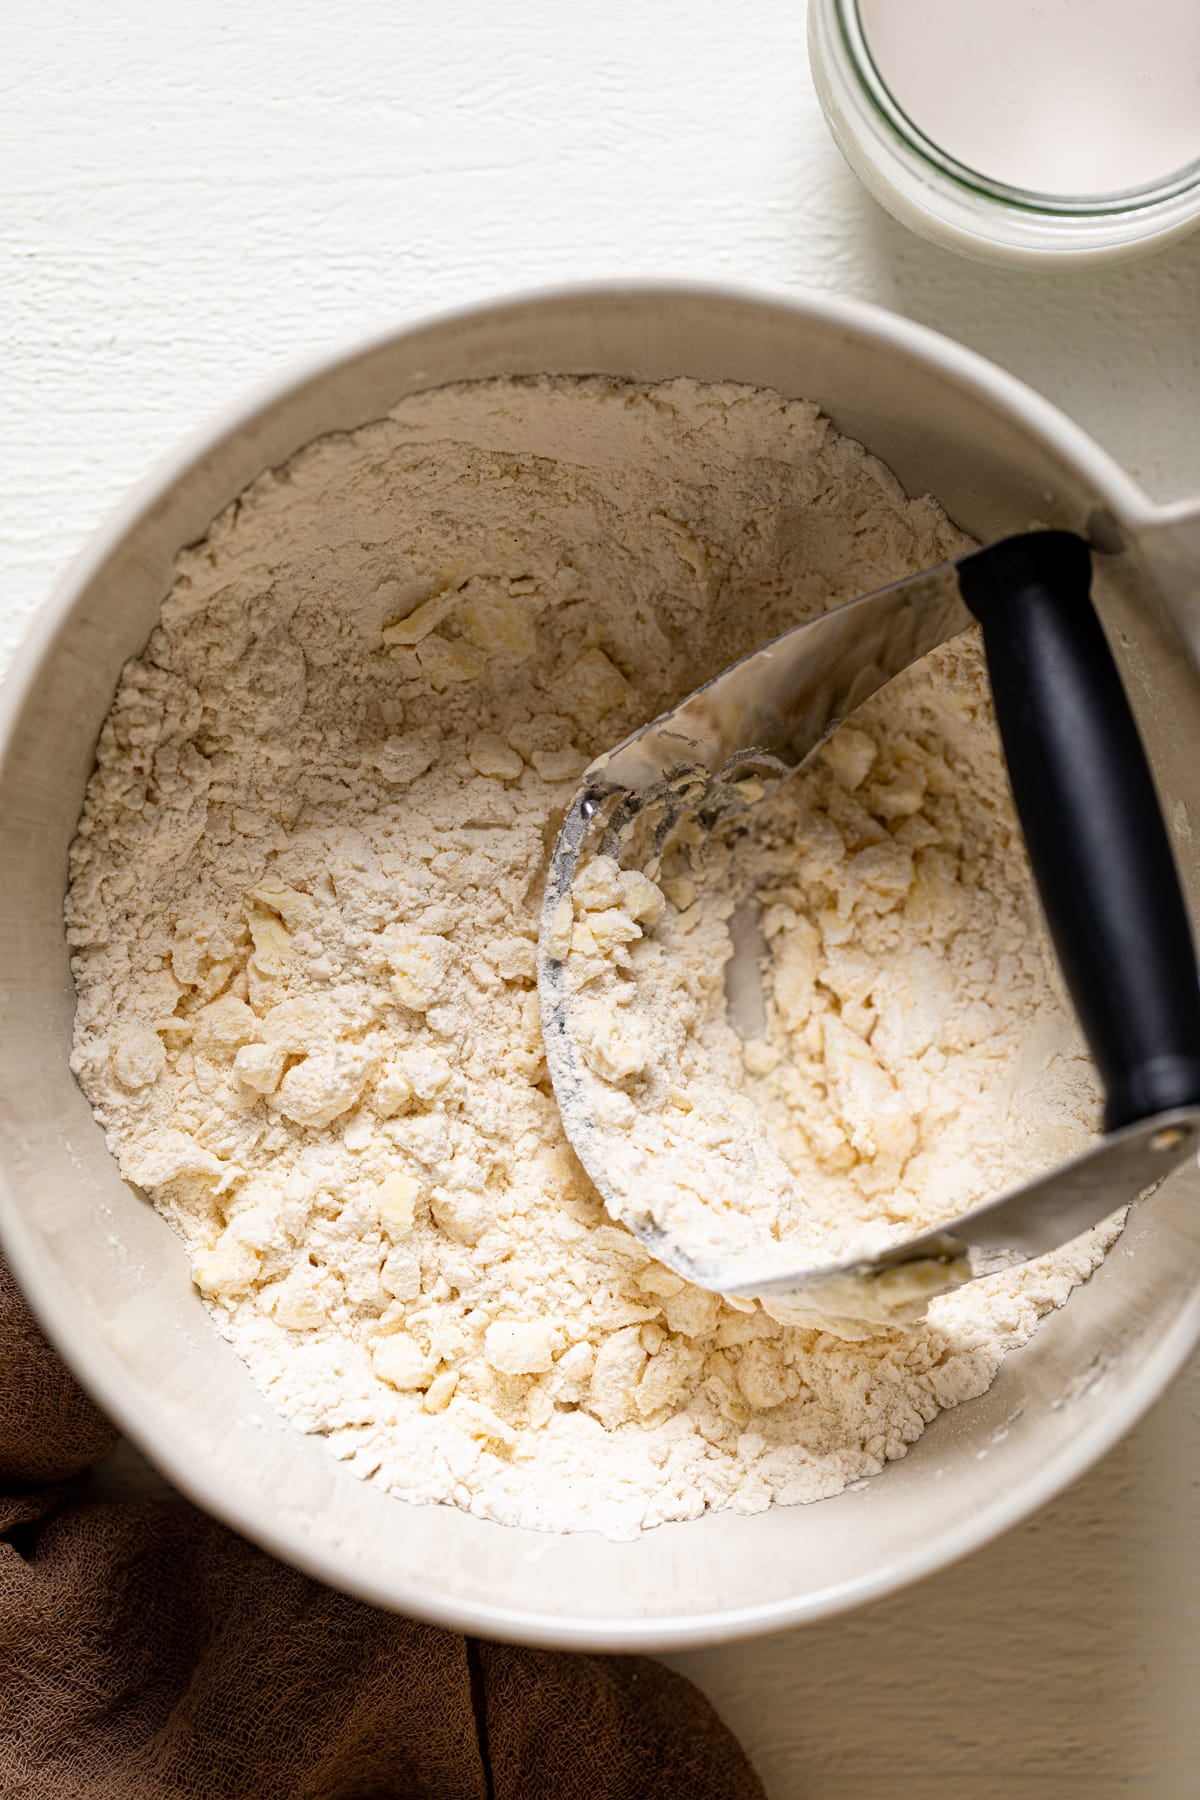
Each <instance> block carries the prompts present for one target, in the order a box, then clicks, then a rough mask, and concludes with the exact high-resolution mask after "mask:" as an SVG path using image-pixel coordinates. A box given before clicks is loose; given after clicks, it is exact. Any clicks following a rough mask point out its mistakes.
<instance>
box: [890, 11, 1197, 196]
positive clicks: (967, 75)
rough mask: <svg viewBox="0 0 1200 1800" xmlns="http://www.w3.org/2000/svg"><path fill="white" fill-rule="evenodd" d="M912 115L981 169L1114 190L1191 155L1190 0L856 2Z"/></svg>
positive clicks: (1047, 184)
mask: <svg viewBox="0 0 1200 1800" xmlns="http://www.w3.org/2000/svg"><path fill="white" fill-rule="evenodd" d="M858 11H859V17H860V19H861V22H862V29H863V34H864V37H865V39H866V42H867V45H868V47H869V49H870V53H871V57H872V60H873V62H874V64H875V67H876V69H877V70H878V72H879V75H880V77H881V78H882V80H883V82H884V84H885V85H886V87H887V88H888V89H889V91H890V93H891V95H892V97H893V99H894V100H895V101H896V103H897V105H898V106H899V107H900V108H901V110H902V111H903V112H904V113H906V114H907V116H908V118H909V119H910V121H911V122H912V123H913V124H914V125H915V126H916V127H917V128H918V130H919V131H921V132H922V133H923V135H924V136H925V137H926V138H928V139H929V140H930V141H931V142H932V143H933V144H934V145H936V146H937V147H938V148H939V149H941V150H942V151H944V152H945V153H946V154H947V155H949V156H950V157H952V158H954V160H955V161H956V162H959V163H961V164H963V165H965V167H967V168H968V169H971V170H973V171H975V173H977V174H979V175H983V176H986V177H989V178H990V179H991V180H993V181H996V182H1001V183H1004V184H1005V185H1006V186H1009V187H1014V188H1022V189H1025V190H1026V191H1028V192H1032V193H1035V194H1044V195H1056V196H1061V197H1068V196H1070V197H1087V196H1100V195H1105V194H1118V193H1123V192H1126V191H1128V190H1131V189H1136V188H1145V187H1148V186H1152V185H1154V184H1156V183H1159V182H1162V181H1164V180H1165V179H1167V178H1168V177H1170V176H1172V175H1175V174H1176V173H1178V172H1179V171H1180V170H1183V169H1186V168H1187V167H1188V165H1189V164H1191V163H1194V162H1196V161H1197V160H1200V0H858Z"/></svg>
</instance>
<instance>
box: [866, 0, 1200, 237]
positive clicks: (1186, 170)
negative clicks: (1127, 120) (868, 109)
mask: <svg viewBox="0 0 1200 1800" xmlns="http://www.w3.org/2000/svg"><path fill="white" fill-rule="evenodd" d="M833 12H834V15H835V18H836V21H837V29H838V33H839V36H840V37H841V40H842V46H843V49H844V50H845V53H846V58H847V62H848V64H849V66H850V68H851V69H852V71H853V73H854V75H855V76H856V78H857V80H858V83H859V85H860V87H861V89H862V92H863V94H864V96H865V97H866V99H867V100H868V101H869V102H870V103H871V105H872V108H873V109H874V111H875V113H876V114H877V115H878V117H879V118H880V119H881V120H882V121H883V123H884V124H885V125H887V126H888V127H889V128H890V129H891V131H892V132H893V134H894V135H895V136H896V137H897V138H899V139H900V140H901V142H902V143H903V144H904V146H905V147H906V148H907V149H908V150H910V151H912V152H913V153H915V154H916V155H917V156H918V157H920V159H921V160H922V162H924V163H926V164H927V165H928V166H929V167H931V168H932V169H934V170H936V171H937V173H938V174H939V175H941V176H943V177H945V178H946V179H947V180H949V181H951V182H953V183H954V184H955V186H956V187H958V188H961V189H963V190H965V191H966V192H967V193H969V194H975V195H981V196H982V197H983V198H985V199H989V200H995V201H999V202H1000V203H1001V204H1003V205H1005V206H1011V207H1016V208H1017V209H1018V210H1020V211H1022V212H1027V213H1036V214H1040V215H1041V216H1043V217H1046V216H1048V215H1049V216H1051V217H1060V218H1064V217H1074V218H1105V217H1109V216H1111V215H1112V214H1115V213H1131V212H1140V211H1142V210H1143V209H1146V208H1149V207H1153V206H1158V205H1161V204H1162V203H1163V202H1164V201H1169V200H1175V199H1178V197H1179V196H1180V195H1181V194H1186V193H1187V192H1188V191H1189V189H1191V188H1193V187H1196V186H1198V185H1200V157H1197V158H1196V159H1195V160H1194V161H1193V162H1190V163H1187V164H1186V165H1185V166H1184V167H1183V168H1181V169H1177V170H1175V171H1173V172H1172V173H1170V174H1168V175H1166V176H1164V177H1162V178H1161V179H1160V180H1158V181H1154V182H1149V183H1143V184H1141V185H1139V186H1136V187H1132V188H1125V189H1122V190H1120V191H1116V192H1112V193H1106V194H1053V193H1043V192H1041V191H1039V190H1037V189H1034V188H1023V187H1017V186H1013V185H1011V184H1010V183H1008V182H1004V181H1000V180H998V179H996V178H995V177H994V176H990V175H985V174H984V173H983V172H982V171H981V170H978V169H973V168H971V167H970V166H969V165H968V164H967V163H964V162H960V161H959V159H958V158H957V157H955V156H952V155H951V154H950V152H949V151H948V150H944V149H943V148H942V147H941V145H939V144H937V143H935V142H934V140H933V139H932V138H931V137H929V136H927V135H926V133H925V132H923V131H922V130H921V128H920V126H919V125H918V124H917V123H916V121H915V120H914V119H913V118H912V117H911V116H910V114H908V113H907V112H906V111H905V110H904V108H903V107H902V106H901V105H900V103H899V101H898V100H897V99H896V97H895V95H894V94H893V93H892V91H891V89H890V88H889V87H888V84H887V82H886V81H885V79H884V77H883V74H882V72H881V70H880V69H879V66H878V64H877V63H876V61H875V59H874V56H873V55H872V52H871V46H870V43H869V41H868V39H867V34H866V31H865V29H864V27H863V22H862V18H861V14H860V11H859V0H833Z"/></svg>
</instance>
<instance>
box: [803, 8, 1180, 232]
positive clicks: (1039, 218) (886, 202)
mask: <svg viewBox="0 0 1200 1800" xmlns="http://www.w3.org/2000/svg"><path fill="white" fill-rule="evenodd" d="M898 3H899V0H897V4H898ZM964 3H965V4H968V5H969V4H971V3H972V0H964ZM1197 5H1200V0H1197ZM1142 23H1143V25H1144V26H1145V28H1146V29H1152V24H1153V21H1152V19H1148V18H1146V17H1145V16H1144V15H1142ZM808 48H809V60H810V62H811V65H812V72H813V80H814V82H815V84H816V90H817V95H818V98H819V99H820V102H821V108H822V111H823V112H824V114H825V118H826V121H827V122H828V125H829V128H830V130H831V131H832V133H833V136H834V139H835V141H836V142H837V145H838V147H839V149H840V150H841V152H842V154H843V156H844V157H845V158H846V161H847V162H848V163H849V164H850V167H851V168H852V169H853V170H854V172H855V174H856V175H857V176H858V177H859V179H860V180H861V181H862V182H863V184H864V186H865V187H866V188H867V189H868V191H869V192H870V193H871V194H873V195H874V197H875V199H876V200H878V201H879V202H880V204H881V205H882V206H884V207H886V208H887V210H888V212H890V213H891V214H892V215H893V217H894V218H896V219H899V221H900V222H901V224H903V225H907V226H908V227H909V228H910V230H912V231H915V232H917V233H918V234H919V235H920V236H921V237H924V238H928V239H930V240H931V241H932V242H934V243H937V244H942V245H944V246H946V247H947V248H949V249H952V250H957V251H959V252H961V253H962V254H963V255H964V256H970V257H974V258H975V259H977V260H980V261H989V262H990V261H999V262H1007V263H1031V262H1037V263H1041V264H1047V263H1049V264H1057V265H1059V266H1065V265H1071V266H1080V265H1082V264H1088V263H1100V262H1115V261H1117V260H1119V259H1121V258H1124V257H1130V256H1139V255H1146V254H1148V253H1149V252H1150V251H1152V250H1157V249H1160V248H1162V247H1163V246H1164V245H1166V244H1169V243H1171V242H1173V241H1174V240H1175V239H1176V238H1179V237H1182V236H1183V235H1184V233H1185V232H1188V231H1191V230H1193V229H1194V228H1195V227H1196V226H1197V225H1200V161H1197V162H1193V163H1192V164H1190V165H1189V166H1188V167H1187V168H1184V169H1181V170H1179V171H1177V172H1176V173H1175V174H1173V175H1171V176H1169V177H1168V178H1166V179H1164V180H1162V181H1159V182H1157V183H1155V184H1152V185H1148V186H1144V187H1138V188H1131V189H1129V190H1127V191H1125V192H1122V193H1114V194H1110V195H1102V196H1099V197H1088V198H1086V199H1081V198H1077V197H1072V196H1070V195H1062V196H1059V195H1054V194H1047V193H1036V192H1033V191H1031V190H1025V189H1022V188H1018V187H1009V186H1007V185H1006V184H1005V183H1004V182H1002V181H998V180H993V179H992V178H991V177H989V176H986V175H982V174H978V173H976V172H975V171H974V170H972V169H970V168H968V167H967V166H966V165H965V164H964V163H962V162H959V161H957V160H956V159H955V157H954V156H952V155H950V154H949V153H948V152H947V151H945V150H944V149H942V148H941V147H940V146H939V145H937V144H935V143H934V142H933V141H932V140H931V139H930V138H928V137H926V136H925V134H924V133H923V132H922V130H921V129H920V127H919V126H918V125H917V124H916V123H914V121H913V120H912V119H911V118H910V117H909V116H908V114H907V113H906V112H904V110H903V109H902V108H901V107H900V105H899V104H898V103H897V101H896V100H895V98H894V97H893V95H892V93H891V92H890V91H889V89H888V86H887V84H886V83H885V81H884V80H883V77H882V76H881V74H880V72H879V69H878V68H877V66H876V63H875V60H874V58H873V57H872V55H871V50H870V46H869V44H868V41H867V37H866V34H865V32H864V29H863V21H862V17H861V14H860V9H859V0H810V4H809V10H808Z"/></svg>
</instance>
